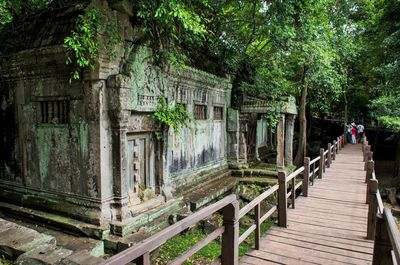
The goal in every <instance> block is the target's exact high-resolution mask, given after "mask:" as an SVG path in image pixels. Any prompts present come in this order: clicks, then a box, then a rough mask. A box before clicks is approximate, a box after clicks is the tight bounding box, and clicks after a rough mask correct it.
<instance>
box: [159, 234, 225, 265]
mask: <svg viewBox="0 0 400 265" xmlns="http://www.w3.org/2000/svg"><path fill="white" fill-rule="evenodd" d="M206 236H207V234H206V233H204V232H202V231H194V232H189V233H186V234H183V235H179V236H176V237H174V238H171V239H170V240H168V241H167V242H166V243H165V244H163V245H162V246H161V247H160V248H159V256H158V257H157V258H155V259H154V260H153V263H154V264H157V265H163V264H167V263H168V262H169V261H172V260H174V259H175V258H177V257H179V256H180V255H181V254H182V253H183V252H185V251H186V250H188V249H190V248H191V247H192V246H193V245H195V244H196V243H198V242H200V241H201V240H202V239H204V238H205V237H206ZM220 255H221V247H220V244H219V242H217V241H215V240H214V241H212V242H210V243H209V244H208V245H207V246H205V247H204V248H202V249H201V250H199V251H198V252H197V253H196V254H194V255H193V256H192V257H191V258H190V259H188V260H186V261H185V262H184V263H183V264H185V265H192V264H209V263H210V262H211V261H213V260H215V259H217V258H218V257H219V256H220Z"/></svg>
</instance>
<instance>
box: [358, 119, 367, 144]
mask: <svg viewBox="0 0 400 265" xmlns="http://www.w3.org/2000/svg"><path fill="white" fill-rule="evenodd" d="M364 130H365V128H364V125H362V124H361V123H360V124H358V125H357V134H358V142H359V143H362V139H363V136H364Z"/></svg>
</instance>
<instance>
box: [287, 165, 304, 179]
mask: <svg viewBox="0 0 400 265" xmlns="http://www.w3.org/2000/svg"><path fill="white" fill-rule="evenodd" d="M303 171H304V166H303V167H299V168H298V169H296V170H295V171H293V172H292V173H290V175H289V176H288V177H287V178H286V182H288V181H291V180H292V179H293V178H295V177H297V176H298V175H299V174H300V173H303Z"/></svg>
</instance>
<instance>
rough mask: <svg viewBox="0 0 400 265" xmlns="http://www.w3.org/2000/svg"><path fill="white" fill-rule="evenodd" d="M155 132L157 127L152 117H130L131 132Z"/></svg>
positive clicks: (140, 115) (139, 115)
mask: <svg viewBox="0 0 400 265" xmlns="http://www.w3.org/2000/svg"><path fill="white" fill-rule="evenodd" d="M154 130H157V126H156V123H155V121H154V120H153V119H152V117H151V116H150V115H143V114H134V115H130V117H129V120H128V131H129V132H150V131H154Z"/></svg>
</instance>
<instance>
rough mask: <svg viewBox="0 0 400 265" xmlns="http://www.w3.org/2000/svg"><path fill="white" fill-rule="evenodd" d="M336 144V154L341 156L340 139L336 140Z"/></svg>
mask: <svg viewBox="0 0 400 265" xmlns="http://www.w3.org/2000/svg"><path fill="white" fill-rule="evenodd" d="M336 143H337V148H336V153H337V154H339V151H340V137H338V138H337V139H336Z"/></svg>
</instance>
